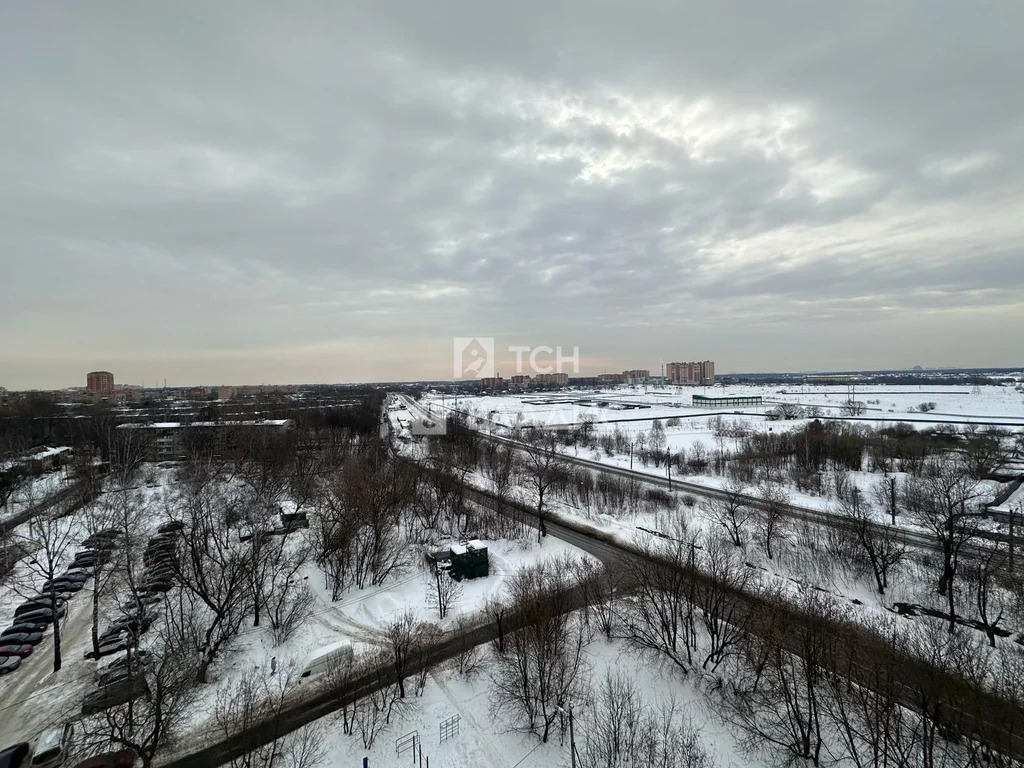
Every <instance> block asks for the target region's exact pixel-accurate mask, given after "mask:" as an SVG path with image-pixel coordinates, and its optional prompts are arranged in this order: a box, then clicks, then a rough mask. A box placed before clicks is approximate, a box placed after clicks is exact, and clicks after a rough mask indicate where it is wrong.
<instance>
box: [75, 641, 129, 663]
mask: <svg viewBox="0 0 1024 768" xmlns="http://www.w3.org/2000/svg"><path fill="white" fill-rule="evenodd" d="M128 645H129V638H128V637H125V636H118V637H112V638H108V639H107V640H106V642H101V643H99V648H97V649H96V650H93V649H92V648H90V649H89V650H87V651H86V652H85V653H84V654H83V656H84V657H85V658H87V659H102V658H103V657H104V656H113V655H114V654H115V653H120V652H121V651H125V650H128Z"/></svg>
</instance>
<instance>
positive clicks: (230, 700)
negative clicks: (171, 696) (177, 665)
mask: <svg viewBox="0 0 1024 768" xmlns="http://www.w3.org/2000/svg"><path fill="white" fill-rule="evenodd" d="M289 682H290V681H289V678H288V676H287V675H268V674H267V673H266V671H265V670H262V669H260V668H259V667H255V668H253V669H252V670H250V671H249V672H248V673H247V674H245V675H244V676H243V677H242V678H241V679H240V680H238V682H236V683H235V684H234V685H231V686H229V687H227V688H223V689H222V690H221V691H220V692H219V693H218V695H217V701H216V704H215V705H214V711H213V719H214V722H215V723H216V724H217V727H218V730H220V732H221V733H222V734H223V736H224V738H231V737H232V736H235V735H236V734H238V733H241V732H244V731H247V730H249V729H251V728H255V727H257V726H265V725H267V724H276V723H278V722H280V720H281V717H282V715H283V714H284V711H285V709H286V705H287V698H286V694H287V691H288V687H289ZM325 734H326V726H325V724H324V722H323V721H322V720H317V721H315V722H313V723H310V724H308V725H306V726H303V727H302V728H300V729H298V730H295V731H291V732H289V733H284V734H281V735H279V736H277V737H276V738H274V739H272V740H270V741H269V742H268V743H266V744H263V745H262V746H260V747H257V748H256V749H254V750H252V751H251V752H247V753H246V754H244V755H241V756H240V757H236V758H233V759H232V760H231V761H229V762H228V763H227V765H230V766H232V768H274V767H275V766H281V767H282V768H283V767H285V766H287V768H312V767H313V766H315V765H318V764H319V763H321V762H322V761H323V759H324V758H325V757H326V751H325V745H324V738H325Z"/></svg>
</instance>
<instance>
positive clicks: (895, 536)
mask: <svg viewBox="0 0 1024 768" xmlns="http://www.w3.org/2000/svg"><path fill="white" fill-rule="evenodd" d="M840 514H841V515H842V517H843V519H844V520H845V521H846V523H847V525H848V527H849V529H850V530H851V531H852V532H853V535H854V539H855V541H856V544H857V548H858V549H857V551H858V552H859V553H860V555H861V559H862V560H863V561H866V563H867V565H868V566H869V568H870V570H871V573H872V575H873V576H874V577H875V586H876V587H878V594H880V595H884V594H885V590H886V589H887V588H888V587H889V576H890V574H891V573H892V571H893V570H894V569H895V568H896V567H897V566H898V565H899V564H900V563H901V562H903V560H904V558H905V557H906V555H907V545H906V544H905V543H904V541H903V539H902V537H901V536H900V532H899V531H897V530H896V529H895V528H891V527H889V526H882V525H879V524H878V523H875V522H874V520H872V519H871V512H870V510H869V509H868V506H867V504H865V503H864V502H863V501H862V499H861V496H860V494H859V493H855V494H853V495H852V496H851V498H850V499H849V500H848V501H844V502H842V503H841V504H840Z"/></svg>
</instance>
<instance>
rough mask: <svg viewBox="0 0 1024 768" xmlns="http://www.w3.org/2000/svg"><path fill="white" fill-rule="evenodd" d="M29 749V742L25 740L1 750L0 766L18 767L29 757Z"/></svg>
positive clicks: (6, 767)
mask: <svg viewBox="0 0 1024 768" xmlns="http://www.w3.org/2000/svg"><path fill="white" fill-rule="evenodd" d="M29 750H30V747H29V744H28V742H27V741H23V742H21V743H20V744H12V745H11V746H9V747H7V748H6V749H4V750H3V751H0V768H18V766H19V765H21V764H22V763H23V762H24V761H25V758H26V757H28V753H29Z"/></svg>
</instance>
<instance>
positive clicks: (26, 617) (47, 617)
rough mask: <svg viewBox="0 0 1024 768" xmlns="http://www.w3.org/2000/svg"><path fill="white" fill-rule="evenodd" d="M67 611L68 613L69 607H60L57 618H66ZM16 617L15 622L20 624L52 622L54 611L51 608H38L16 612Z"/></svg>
mask: <svg viewBox="0 0 1024 768" xmlns="http://www.w3.org/2000/svg"><path fill="white" fill-rule="evenodd" d="M65 613H67V609H65V608H58V609H57V618H61V619H62V618H64V614H65ZM14 618H15V622H16V623H18V624H52V623H53V611H52V610H50V609H49V608H36V609H35V610H33V611H26V612H25V613H20V614H15V617H14Z"/></svg>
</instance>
